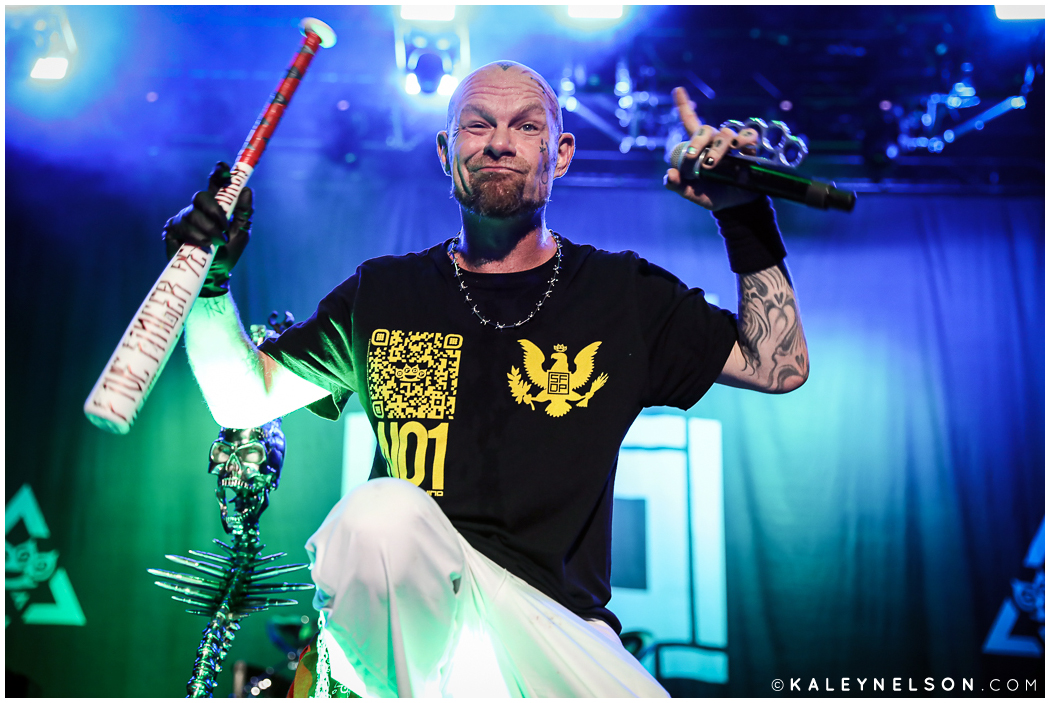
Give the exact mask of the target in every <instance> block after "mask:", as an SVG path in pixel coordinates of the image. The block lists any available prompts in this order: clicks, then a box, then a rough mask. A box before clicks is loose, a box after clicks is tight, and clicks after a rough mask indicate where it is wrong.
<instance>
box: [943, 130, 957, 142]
mask: <svg viewBox="0 0 1050 703" xmlns="http://www.w3.org/2000/svg"><path fill="white" fill-rule="evenodd" d="M944 141H946V142H947V143H949V144H951V143H952V142H954V141H955V132H953V131H952V130H950V129H946V130H944Z"/></svg>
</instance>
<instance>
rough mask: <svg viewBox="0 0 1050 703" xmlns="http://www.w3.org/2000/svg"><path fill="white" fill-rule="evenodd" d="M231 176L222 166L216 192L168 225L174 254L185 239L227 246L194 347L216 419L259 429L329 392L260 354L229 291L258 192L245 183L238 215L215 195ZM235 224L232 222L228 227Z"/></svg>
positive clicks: (191, 324)
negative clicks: (226, 210)
mask: <svg viewBox="0 0 1050 703" xmlns="http://www.w3.org/2000/svg"><path fill="white" fill-rule="evenodd" d="M228 177H229V167H228V166H226V164H222V163H219V164H216V168H215V170H214V171H213V172H212V174H211V176H210V177H209V182H208V185H209V190H208V191H201V192H199V193H196V194H195V195H194V196H193V204H192V205H190V206H189V207H187V208H185V209H183V210H182V211H181V212H179V214H177V215H176V216H175V217H173V218H171V219H170V220H168V222H167V224H166V225H165V226H164V239H165V243H166V245H167V248H168V255H169V256H171V255H172V254H173V253H174V252H175V251H176V250H177V249H178V248H179V246H181V244H182V243H184V242H189V243H192V244H196V245H197V246H210V245H211V244H212V243H214V244H216V245H217V246H218V247H219V249H218V251H217V252H216V255H215V262H214V263H213V264H212V267H211V269H209V271H208V277H207V280H206V281H205V283H204V288H203V289H202V290H201V294H200V297H199V298H198V299H197V302H196V304H195V305H194V306H193V309H192V310H191V311H190V314H189V316H188V317H187V319H186V332H185V334H186V352H187V354H188V355H189V360H190V367H191V368H192V369H193V375H194V376H195V377H196V379H197V383H198V384H199V385H200V388H201V392H202V393H203V395H204V400H205V402H207V404H208V409H209V410H210V411H211V414H212V417H213V418H215V421H216V422H218V423H219V424H220V425H222V426H223V427H233V428H238V429H243V428H247V427H257V426H259V425H262V424H264V423H266V422H269V421H270V420H272V419H274V418H275V417H280V416H281V415H285V414H287V413H290V412H292V411H293V410H296V409H298V408H301V407H303V406H304V405H308V404H309V403H312V402H313V401H315V400H319V399H321V398H323V397H324V396H326V395H328V391H327V390H325V389H323V388H321V387H320V386H317V385H315V384H313V383H310V382H309V381H306V380H304V379H302V378H300V377H298V376H296V375H295V374H294V373H292V372H290V371H288V370H287V369H285V368H283V367H282V366H280V365H279V364H278V363H277V362H276V361H274V360H273V359H272V358H270V357H269V356H268V355H266V354H265V353H263V352H260V351H259V350H258V349H257V348H256V347H255V345H254V344H252V342H251V340H250V339H249V338H248V335H247V334H246V333H245V331H244V327H243V325H242V324H241V320H240V316H239V315H238V313H237V306H236V305H234V303H233V298H232V297H231V296H230V293H229V278H230V270H231V269H232V268H233V266H234V264H236V263H237V260H238V259H239V258H240V256H241V253H242V252H243V251H244V248H245V246H247V244H248V239H249V236H250V230H251V219H250V218H251V214H252V193H251V190H250V189H248V188H245V189H244V190H243V191H241V196H240V199H239V200H238V202H237V206H236V208H235V209H234V214H233V218H232V220H231V221H230V222H229V223H227V222H226V216H225V214H224V213H223V211H222V208H220V207H219V205H218V203H217V202H215V198H214V194H215V192H217V191H218V189H219V188H220V187H222V185H223V180H224V178H228ZM227 224H228V226H227Z"/></svg>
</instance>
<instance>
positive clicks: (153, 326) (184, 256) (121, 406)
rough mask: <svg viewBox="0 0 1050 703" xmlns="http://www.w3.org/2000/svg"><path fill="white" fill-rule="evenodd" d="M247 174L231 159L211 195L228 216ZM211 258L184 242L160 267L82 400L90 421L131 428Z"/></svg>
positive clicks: (116, 428)
mask: <svg viewBox="0 0 1050 703" xmlns="http://www.w3.org/2000/svg"><path fill="white" fill-rule="evenodd" d="M251 174H252V167H251V166H249V165H248V164H246V163H240V162H238V163H237V164H234V167H233V169H232V170H231V171H230V179H231V182H230V185H228V186H227V187H225V188H223V189H222V190H220V191H219V192H218V193H217V194H216V195H215V199H216V200H217V201H218V202H219V204H220V205H221V206H222V209H223V210H224V211H225V212H226V216H227V217H229V216H230V213H231V212H233V206H234V204H235V203H236V202H237V198H238V196H239V195H240V194H241V190H242V189H243V188H244V184H245V183H247V182H248V177H249V176H251ZM214 258H215V247H214V246H213V247H212V248H211V251H204V250H203V249H199V248H197V247H195V246H193V245H191V244H183V245H182V246H181V247H179V250H178V251H177V252H176V253H175V256H173V257H172V259H171V261H169V262H168V265H167V266H165V267H164V271H163V272H162V273H161V274H160V278H158V279H157V282H156V283H154V284H153V288H152V289H151V290H150V292H149V295H147V296H146V299H145V300H144V301H142V305H141V306H139V309H138V312H136V313H135V317H134V318H132V320H131V324H130V325H128V328H127V330H125V331H124V336H123V337H121V339H120V343H119V344H118V345H117V349H116V351H114V352H113V356H111V357H110V359H109V363H107V364H106V367H105V370H104V371H103V372H102V375H101V376H99V378H98V381H96V382H95V387H94V388H93V389H92V390H91V394H90V395H88V398H87V400H86V401H85V402H84V414H85V415H87V418H88V420H90V421H91V422H92V423H93V424H94V425H96V426H97V427H100V428H102V429H104V430H106V431H108V432H113V433H115V434H127V433H128V431H129V430H130V429H131V425H132V424H133V423H134V422H135V416H136V415H138V412H139V410H140V409H141V408H142V405H143V404H144V403H145V402H146V398H147V397H149V392H150V391H151V390H152V389H153V384H154V383H155V382H156V380H157V377H158V376H160V372H161V371H163V370H164V365H165V364H166V363H167V362H168V358H169V357H170V356H171V352H172V351H173V350H174V349H175V344H176V342H178V341H179V336H180V335H181V334H182V328H183V326H185V324H186V316H187V315H189V313H190V309H191V308H192V307H193V304H194V302H196V300H197V296H198V295H199V294H200V291H201V287H202V286H203V285H204V280H205V279H206V278H207V276H208V269H209V268H210V267H211V263H212V260H213V259H214Z"/></svg>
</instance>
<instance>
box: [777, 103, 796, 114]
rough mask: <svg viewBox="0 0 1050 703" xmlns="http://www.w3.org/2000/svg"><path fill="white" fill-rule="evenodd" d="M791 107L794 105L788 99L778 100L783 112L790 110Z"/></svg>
mask: <svg viewBox="0 0 1050 703" xmlns="http://www.w3.org/2000/svg"><path fill="white" fill-rule="evenodd" d="M792 107H794V105H792V104H791V101H790V100H781V101H780V109H781V110H783V111H784V112H788V111H790V110H791V108H792Z"/></svg>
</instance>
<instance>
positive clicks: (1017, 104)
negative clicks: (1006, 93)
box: [1010, 95, 1025, 110]
mask: <svg viewBox="0 0 1050 703" xmlns="http://www.w3.org/2000/svg"><path fill="white" fill-rule="evenodd" d="M1024 106H1025V99H1024V98H1023V97H1021V96H1020V95H1017V96H1014V97H1013V98H1011V99H1010V107H1012V108H1014V109H1015V110H1023V109H1024Z"/></svg>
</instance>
